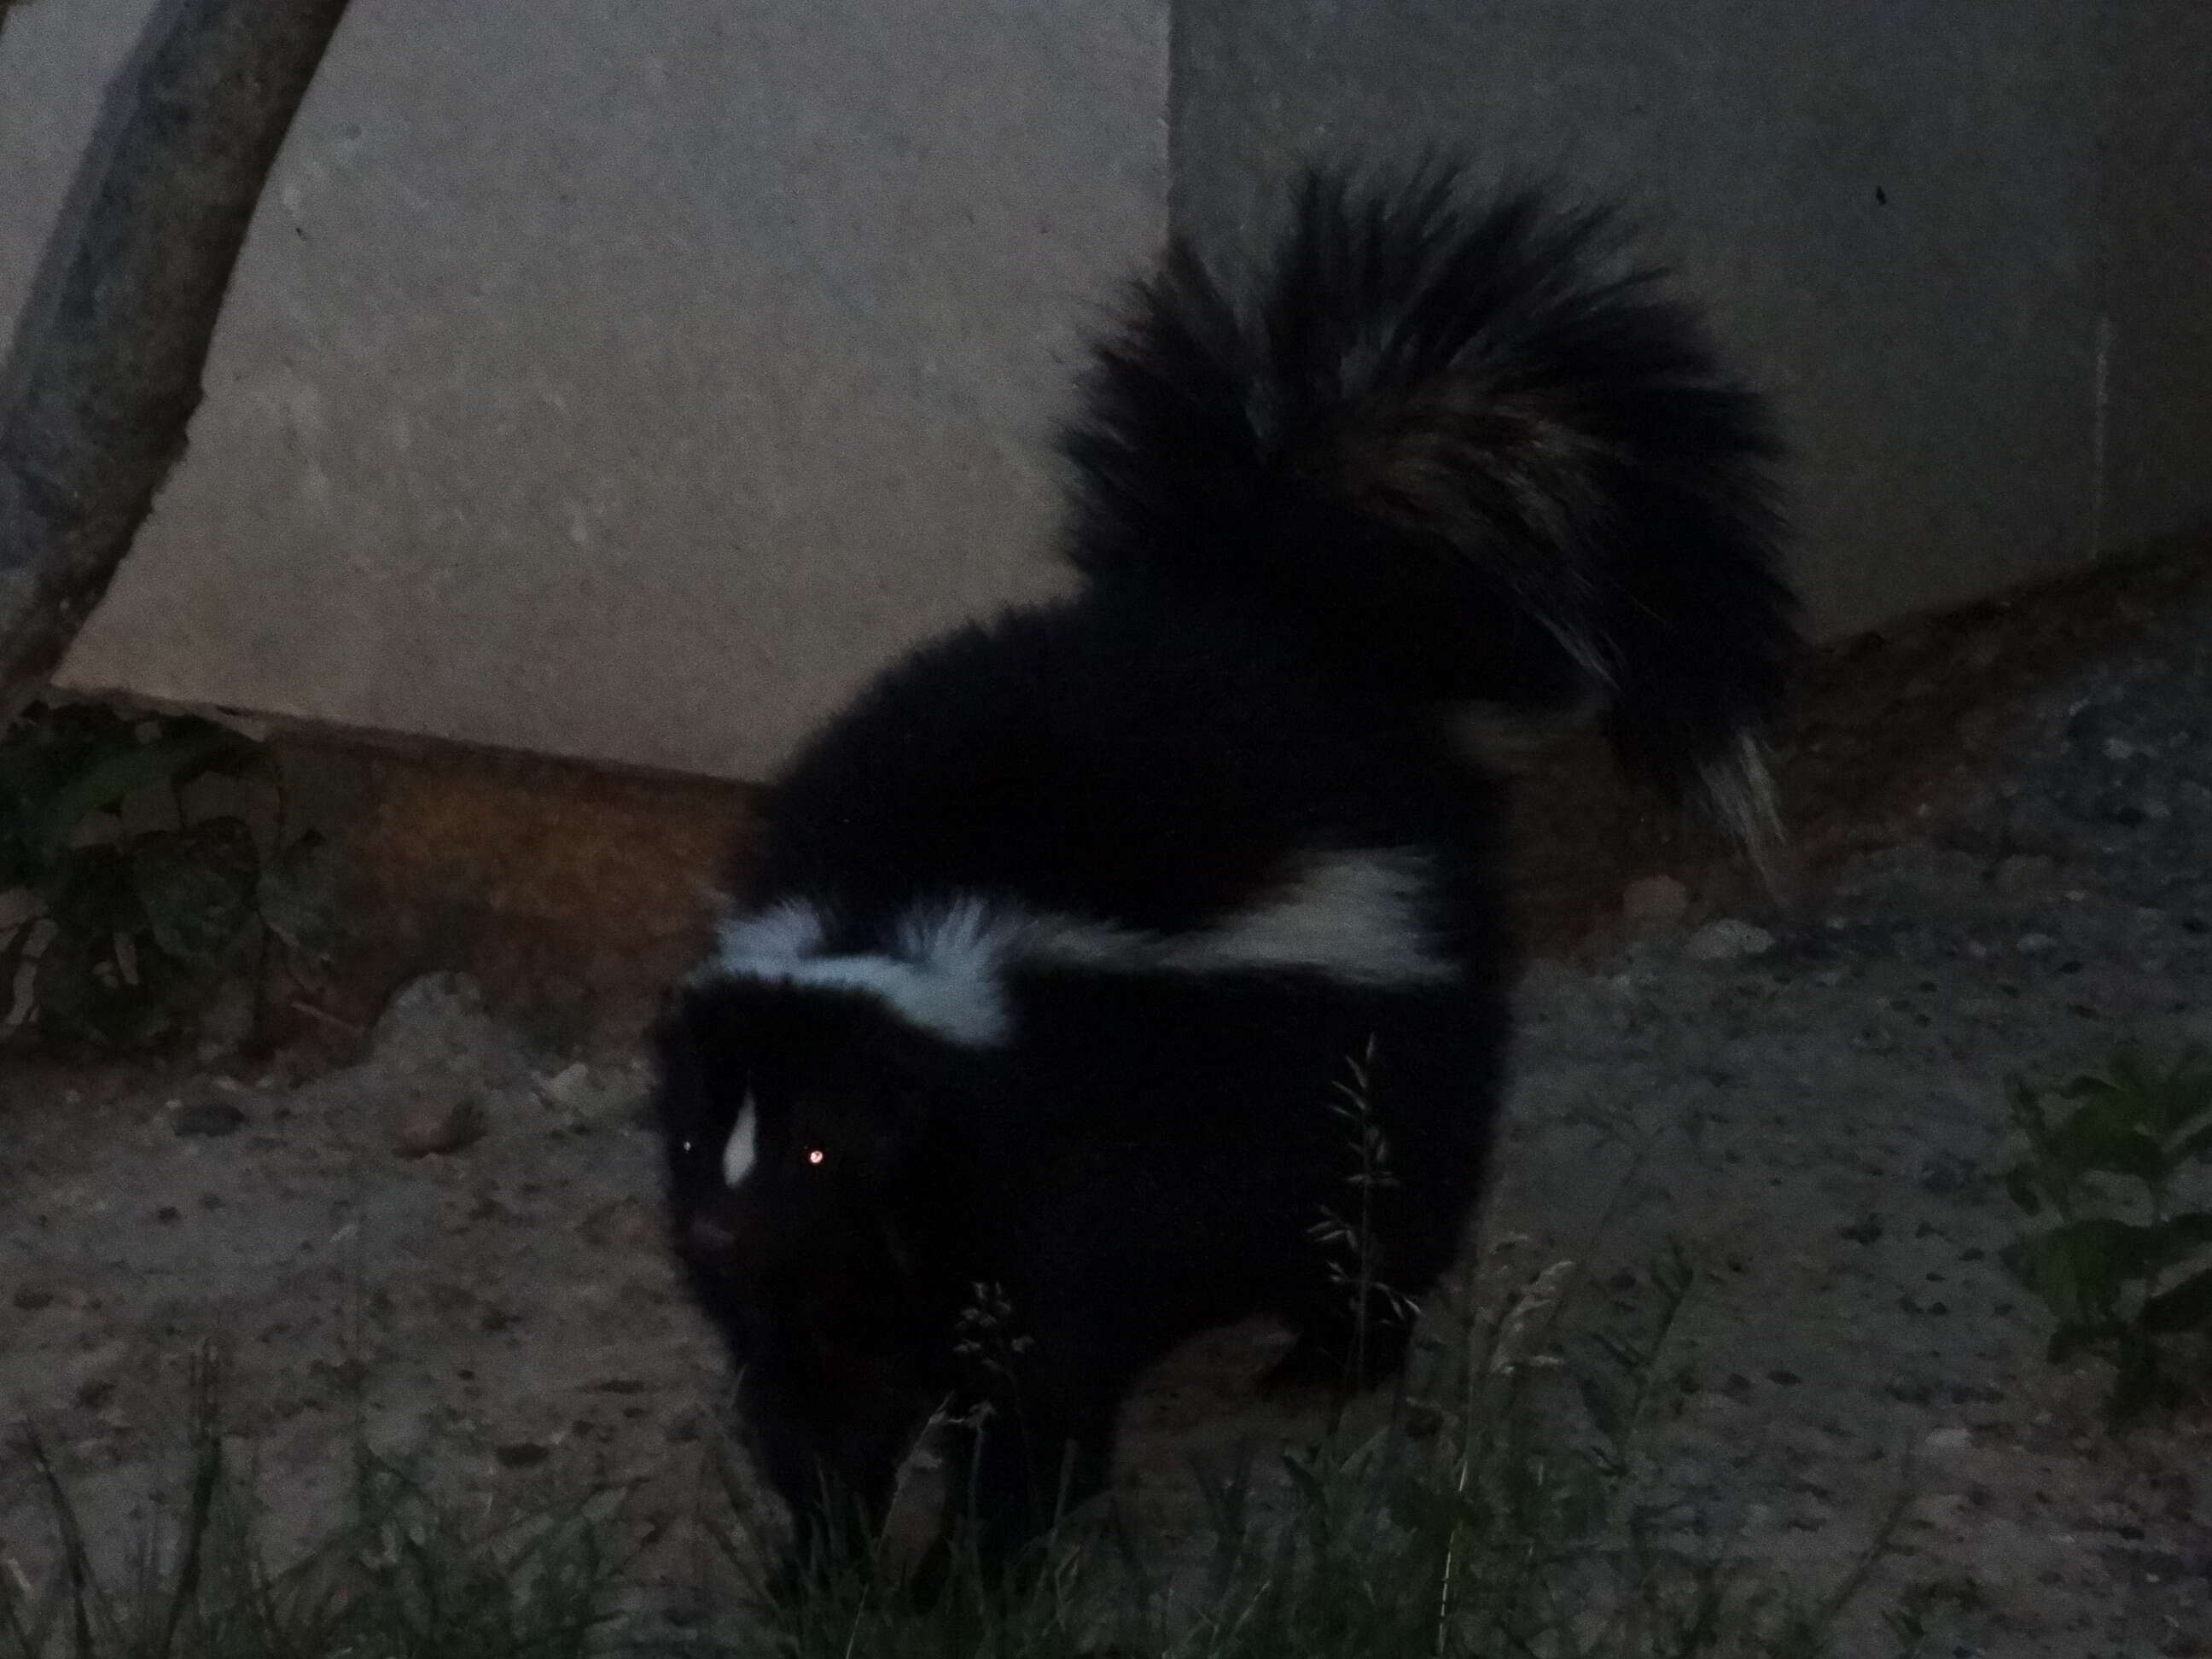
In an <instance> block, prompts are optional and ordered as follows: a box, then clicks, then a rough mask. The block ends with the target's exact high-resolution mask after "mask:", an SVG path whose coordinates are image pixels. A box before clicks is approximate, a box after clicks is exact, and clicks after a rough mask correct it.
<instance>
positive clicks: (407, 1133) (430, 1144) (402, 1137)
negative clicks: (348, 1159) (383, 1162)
mask: <svg viewBox="0 0 2212 1659" xmlns="http://www.w3.org/2000/svg"><path fill="white" fill-rule="evenodd" d="M487 1127H489V1125H488V1123H487V1121H486V1119H485V1117H484V1109H483V1103H482V1102H480V1101H478V1100H477V1098H476V1097H474V1096H468V1097H464V1098H462V1099H459V1100H455V1101H422V1102H418V1103H416V1104H415V1105H413V1106H411V1107H410V1108H409V1109H407V1111H406V1112H405V1113H404V1114H403V1115H401V1117H400V1119H399V1121H398V1123H396V1124H394V1125H393V1126H392V1151H393V1152H398V1154H399V1155H400V1156H401V1157H402V1158H424V1157H428V1155H429V1154H431V1153H433V1152H459V1151H460V1150H461V1149H462V1148H463V1147H465V1146H473V1145H474V1144H475V1143H476V1142H477V1141H478V1140H481V1139H483V1133H484V1130H485V1129H486V1128H487Z"/></svg>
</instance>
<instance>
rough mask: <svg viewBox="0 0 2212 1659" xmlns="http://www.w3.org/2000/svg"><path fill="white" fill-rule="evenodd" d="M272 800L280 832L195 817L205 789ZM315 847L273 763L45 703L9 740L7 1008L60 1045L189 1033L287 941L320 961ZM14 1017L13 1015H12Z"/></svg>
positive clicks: (181, 725)
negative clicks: (212, 782) (211, 1003)
mask: <svg viewBox="0 0 2212 1659" xmlns="http://www.w3.org/2000/svg"><path fill="white" fill-rule="evenodd" d="M209 776H222V777H228V778H234V779H240V780H244V781H248V782H251V783H252V784H254V785H256V786H258V787H261V788H264V789H265V790H267V791H268V792H269V794H270V799H271V801H272V802H273V807H274V811H273V814H272V816H273V818H274V827H273V829H265V830H264V834H263V836H261V837H260V838H257V836H256V833H255V830H254V828H253V826H252V825H251V824H250V823H247V821H246V819H245V818H244V817H240V816H239V815H238V814H237V813H235V812H229V811H204V812H196V811H193V809H192V807H191V805H190V803H189V798H188V791H189V790H190V787H191V785H192V784H194V783H195V782H196V781H198V780H200V779H203V778H205V777H209ZM316 846H317V841H316V838H315V837H313V836H312V835H307V836H294V835H291V834H289V832H288V830H287V828H286V825H285V822H284V795H283V788H282V785H281V782H280V781H279V780H278V779H277V777H276V771H275V768H274V766H273V765H272V764H271V763H270V760H269V758H268V757H267V755H266V754H265V752H264V750H262V749H261V748H260V747H259V746H258V745H257V744H252V743H251V742H249V741H248V740H247V739H246V738H243V737H241V736H240V735H239V734H238V733H236V732H231V731H228V730H227V729H226V728H224V727H222V726H216V725H214V724H213V723H211V722H210V721H206V720H197V719H192V718H190V717H185V716H161V717H151V716H134V715H131V714H125V713H123V712H120V711H118V710H116V709H112V708H105V707H101V706H98V705H92V704H57V705H39V706H35V707H33V708H31V709H30V710H28V711H27V712H26V713H25V714H23V715H22V716H21V718H20V719H19V720H17V721H16V722H15V725H14V726H12V727H10V728H9V731H8V732H7V733H6V734H5V736H4V737H0V896H12V897H14V899H15V903H14V904H13V905H12V906H11V907H10V908H9V909H8V910H7V911H6V912H5V913H4V914H5V915H7V917H8V918H9V919H8V920H7V921H4V922H0V1000H5V1001H7V1002H8V1003H9V1004H10V1005H11V1006H13V1007H14V1008H15V1018H17V1019H18V1021H20V1022H21V1023H32V1022H35V1024H36V1027H37V1029H39V1030H41V1031H42V1032H44V1033H45V1034H46V1035H48V1036H57V1037H63V1038H68V1039H73V1040H77V1041H82V1042H93V1043H97V1044H100V1045H102V1046H108V1047H114V1046H125V1045H131V1044H137V1043H143V1042H149V1041H152V1040H155V1039H156V1038H159V1037H161V1036H167V1035H170V1034H172V1033H173V1032H175V1031H177V1030H180V1029H183V1028H184V1027H185V1026H187V1025H189V1024H191V1019H192V1018H193V1016H194V1015H195V1014H196V1013H197V1012H198V1011H199V1010H200V1009H201V1008H202V1007H203V1006H204V1004H205V1002H206V1000H207V999H208V998H209V997H210V995H211V994H212V993H213V992H214V990H215V988H216V987H217V986H218V985H220V984H221V983H222V981H223V979H224V977H225V976H226V975H230V974H238V973H246V972H252V973H253V974H254V975H255V978H256V981H257V983H258V979H259V974H258V969H260V968H261V967H262V966H264V959H265V957H266V955H267V953H268V951H270V947H271V946H272V945H275V946H276V947H277V948H279V949H281V950H283V951H284V952H285V953H286V956H287V958H288V960H289V961H291V962H292V963H293V964H294V965H295V968H296V967H297V966H298V965H299V964H300V963H302V962H304V960H305V959H306V958H307V937H308V934H309V933H310V932H311V931H312V929H311V928H310V927H307V925H306V923H305V921H304V918H305V917H306V916H307V914H308V913H309V911H310V910H311V908H312V906H310V905H309V904H307V902H305V895H306V894H307V891H308V889H309V886H310V883H309V882H308V880H307V876H308V873H309V866H310V865H311V864H312V861H313V855H314V853H315V849H316ZM7 1012H8V1011H7V1010H6V1009H0V1014H5V1013H7Z"/></svg>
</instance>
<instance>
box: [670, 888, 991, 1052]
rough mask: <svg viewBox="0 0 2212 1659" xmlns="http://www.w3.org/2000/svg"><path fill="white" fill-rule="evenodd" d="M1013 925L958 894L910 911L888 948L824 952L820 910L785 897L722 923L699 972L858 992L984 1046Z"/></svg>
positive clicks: (936, 1031) (913, 1021)
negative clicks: (850, 952)
mask: <svg viewBox="0 0 2212 1659" xmlns="http://www.w3.org/2000/svg"><path fill="white" fill-rule="evenodd" d="M1017 928H1018V921H1015V920H1014V919H1012V917H1011V916H1001V915H994V913H993V911H992V909H991V907H989V906H988V905H987V904H986V903H985V902H983V901H982V900H981V899H976V898H962V899H956V900H953V901H951V902H948V903H945V904H942V905H937V906H933V907H931V908H927V909H922V910H917V911H915V912H911V913H909V914H908V915H907V916H906V917H905V918H904V919H903V920H902V921H901V922H900V924H899V927H898V932H897V938H896V941H895V944H894V948H893V949H892V950H891V951H888V952H871V953H867V954H862V955H845V956H823V955H820V954H818V952H819V951H820V950H821V947H822V943H823V938H824V936H825V934H826V933H827V931H828V930H827V928H826V927H825V926H824V924H823V919H822V915H821V913H820V912H819V911H817V910H816V909H814V908H813V907H812V906H811V905H807V904H804V903H800V902H785V903H782V904H779V905H775V906H773V907H772V908H769V909H767V910H764V911H762V912H761V913H760V914H759V915H755V916H748V917H742V918H738V919H735V920H732V921H727V922H725V923H724V924H723V926H722V929H721V935H720V938H721V948H720V951H717V952H716V954H715V956H714V959H713V960H712V961H711V962H709V963H708V964H707V965H706V967H705V968H704V969H702V974H703V975H705V976H707V977H709V978H715V979H748V980H754V981H759V982H760V983H762V984H767V985H793V986H811V987H820V988H822V989H823V990H831V991H856V992H859V993H860V994H863V995H866V996H872V997H874V998H876V999H877V1000H878V1001H880V1002H882V1003H883V1004H884V1006H886V1007H888V1008H889V1009H890V1011H891V1012H893V1013H895V1014H896V1015H897V1016H898V1017H899V1018H902V1019H903V1020H905V1021H906V1022H907V1023H908V1024H910V1025H915V1026H919V1027H920V1028H921V1030H925V1031H928V1032H931V1033H933V1035H935V1036H940V1037H943V1038H944V1039H945V1041H946V1042H957V1043H959V1044H961V1045H962V1046H963V1047H966V1048H988V1047H990V1046H992V1045H993V1044H994V1043H999V1042H1004V1041H1006V1032H1007V1029H1008V1021H1007V1018H1006V999H1005V994H1004V992H1003V990H1002V988H1001V987H1000V982H999V961H1000V957H1001V956H1002V955H1003V953H1004V951H1005V947H1006V941H1007V940H1008V939H1009V938H1010V937H1011V936H1012V933H1013V932H1014V931H1015V930H1016V929H1017Z"/></svg>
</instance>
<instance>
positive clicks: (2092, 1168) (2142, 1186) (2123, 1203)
mask: <svg viewBox="0 0 2212 1659" xmlns="http://www.w3.org/2000/svg"><path fill="white" fill-rule="evenodd" d="M2007 1096H2008V1100H2009V1103H2010V1105H2011V1110H2012V1120H2013V1122H2014V1125H2015V1127H2017V1128H2018V1129H2019V1131H2020V1133H2021V1136H2022V1138H2023V1139H2025V1140H2026V1141H2027V1149H2028V1151H2027V1157H2026V1158H2023V1159H2022V1160H2021V1162H2020V1163H2018V1164H2015V1166H2014V1167H2013V1169H2012V1170H2010V1172H2009V1173H2008V1175H2007V1176H2006V1178H2005V1185H2006V1188H2007V1190H2008V1192H2010V1193H2011V1194H2012V1198H2013V1201H2014V1202H2015V1204H2017V1205H2018V1206H2020V1208H2021V1210H2022V1211H2023V1212H2025V1213H2026V1214H2027V1215H2028V1216H2031V1217H2040V1216H2043V1215H2044V1214H2045V1212H2048V1213H2049V1214H2050V1215H2051V1217H2052V1218H2053V1220H2052V1225H2049V1226H2046V1227H2044V1228H2042V1229H2040V1230H2039V1231H2033V1232H2030V1233H2028V1234H2027V1235H2026V1236H2025V1237H2022V1238H2021V1239H2020V1240H2019V1241H2017V1242H2016V1243H2015V1244H2013V1245H2012V1246H2011V1247H2010V1248H2009V1249H2008V1250H2007V1251H2006V1252H2005V1261H2006V1265H2007V1266H2008V1267H2009V1268H2010V1269H2011V1270H2012V1272H2013V1273H2014V1274H2015V1276H2016V1277H2017V1278H2018V1279H2020V1281H2021V1284H2023V1285H2026V1286H2027V1288H2028V1289H2029V1290H2030V1291H2033V1293H2034V1294H2035V1295H2036V1296H2037V1297H2039V1298H2040V1299H2041V1300H2042V1302H2043V1303H2044V1304H2045V1306H2046V1307H2048V1308H2049V1309H2050V1310H2051V1313H2052V1314H2053V1315H2054V1316H2056V1317H2057V1322H2058V1327H2057V1330H2056V1331H2054V1332H2053V1333H2052V1334H2051V1343H2050V1347H2049V1354H2050V1358H2051V1360H2052V1362H2053V1363H2057V1362H2060V1361H2063V1360H2065V1359H2068V1358H2072V1357H2073V1356H2075V1354H2078V1353H2083V1352H2087V1353H2093V1354H2096V1355H2098V1356H2100V1357H2101V1358H2105V1359H2106V1360H2108V1361H2109V1362H2110V1363H2111V1364H2112V1367H2113V1371H2114V1376H2113V1381H2112V1389H2111V1392H2110V1394H2109V1395H2108V1396H2107V1398H2106V1408H2107V1410H2108V1412H2109V1413H2110V1414H2111V1416H2112V1419H2113V1420H2114V1421H2115V1422H2124V1421H2126V1420H2127V1419H2130V1418H2132V1417H2134V1416H2135V1415H2136V1414H2137V1413H2140V1412H2141V1411H2142V1410H2143V1408H2144V1407H2148V1406H2149V1405H2152V1404H2154V1402H2157V1401H2161V1400H2171V1399H2172V1397H2173V1396H2174V1395H2175V1394H2176V1393H2177V1391H2178V1389H2179V1379H2178V1377H2177V1376H2176V1370H2175V1363H2174V1348H2175V1345H2176V1344H2177V1342H2178V1341H2179V1340H2184V1339H2186V1338H2188V1337H2190V1336H2191V1335H2201V1334H2205V1333H2208V1332H2212V1207H2208V1203H2212V1184H2208V1183H2205V1182H2201V1181H2199V1182H2197V1183H2196V1184H2195V1185H2194V1187H2193V1188H2192V1187H2191V1185H2190V1181H2189V1168H2190V1166H2191V1165H2192V1164H2193V1165H2197V1166H2199V1167H2200V1168H2201V1167H2202V1166H2203V1165H2204V1164H2207V1163H2208V1162H2212V1065H2208V1064H2207V1063H2206V1061H2205V1059H2204V1057H2203V1055H2202V1054H2185V1055H2183V1056H2182V1057H2181V1058H2179V1059H2178V1060H2173V1061H2172V1063H2170V1064H2166V1065H2160V1064H2158V1063H2156V1062H2154V1061H2152V1060H2147V1059H2145V1058H2143V1057H2142V1056H2140V1055H2134V1054H2122V1055H2120V1056H2118V1058H2116V1059H2115V1060H2113V1061H2112V1064H2111V1065H2110V1066H2108V1067H2106V1070H2105V1071H2104V1072H2103V1073H2085V1074H2084V1075H2082V1076H2080V1077H2076V1078H2075V1079H2072V1080H2071V1081H2070V1082H2068V1083H2065V1084H2062V1085H2059V1086H2058V1087H2057V1088H2055V1089H2038V1088H2036V1087H2034V1086H2033V1085H2030V1084H2028V1083H2027V1082H2026V1081H2025V1080H2023V1079H2020V1078H2017V1077H2015V1078H2012V1079H2008V1084H2007Z"/></svg>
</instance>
